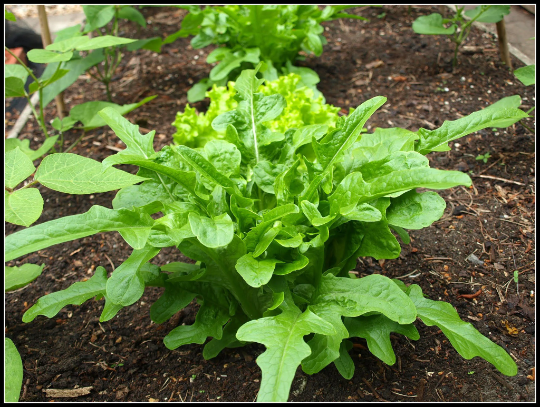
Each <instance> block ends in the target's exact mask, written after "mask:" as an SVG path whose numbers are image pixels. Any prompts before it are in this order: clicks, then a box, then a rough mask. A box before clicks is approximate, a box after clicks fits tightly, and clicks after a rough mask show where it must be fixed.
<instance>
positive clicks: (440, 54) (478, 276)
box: [5, 6, 536, 402]
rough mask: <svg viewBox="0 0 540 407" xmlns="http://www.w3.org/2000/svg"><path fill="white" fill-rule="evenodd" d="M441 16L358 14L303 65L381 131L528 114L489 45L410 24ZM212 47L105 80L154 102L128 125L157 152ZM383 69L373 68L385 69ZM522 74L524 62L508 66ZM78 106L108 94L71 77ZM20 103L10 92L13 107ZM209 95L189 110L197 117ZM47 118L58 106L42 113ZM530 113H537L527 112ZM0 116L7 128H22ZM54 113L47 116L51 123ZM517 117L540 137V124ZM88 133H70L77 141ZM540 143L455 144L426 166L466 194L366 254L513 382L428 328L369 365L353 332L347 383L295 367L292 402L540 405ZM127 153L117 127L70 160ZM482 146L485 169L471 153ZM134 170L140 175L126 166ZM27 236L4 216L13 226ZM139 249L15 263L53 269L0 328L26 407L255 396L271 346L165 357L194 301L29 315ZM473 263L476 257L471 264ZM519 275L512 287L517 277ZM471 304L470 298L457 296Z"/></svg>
mask: <svg viewBox="0 0 540 407" xmlns="http://www.w3.org/2000/svg"><path fill="white" fill-rule="evenodd" d="M436 11H438V7H435V6H413V7H411V8H410V9H408V7H407V6H385V7H384V8H382V9H381V8H369V7H366V8H357V9H356V10H355V11H353V12H355V13H359V14H361V15H363V16H366V17H369V18H370V21H369V22H363V21H358V20H349V19H347V20H337V21H332V22H328V23H324V26H325V27H326V28H327V31H326V32H325V35H326V36H327V38H328V44H327V45H325V47H324V53H323V55H322V56H321V57H320V58H311V57H310V58H307V59H306V60H305V61H303V62H301V64H302V65H304V66H308V67H310V68H312V69H314V70H315V71H317V72H318V74H319V76H320V78H321V82H320V84H319V89H320V90H321V91H322V93H323V94H324V95H325V97H326V100H327V102H328V103H331V104H333V105H336V106H340V107H342V108H343V110H342V112H344V113H345V112H348V109H349V107H356V106H358V105H360V104H361V103H362V102H364V101H365V100H367V99H369V98H372V97H374V96H377V95H383V96H386V97H387V98H388V102H387V103H386V104H385V105H384V106H383V107H382V108H381V109H379V110H378V111H377V112H376V113H375V115H374V116H373V117H372V118H371V119H370V120H369V121H368V129H370V131H372V130H373V129H374V128H375V127H379V126H381V127H395V126H399V127H404V128H407V129H410V130H413V131H415V130H417V129H418V128H419V127H425V128H427V129H431V128H433V127H439V126H440V125H442V123H443V121H444V120H455V119H458V118H459V117H462V116H464V115H467V114H469V113H472V112H474V111H477V110H479V109H481V108H483V107H485V106H487V105H488V104H491V103H493V102H495V101H497V100H499V99H501V98H503V97H505V96H511V95H516V94H518V95H521V96H522V98H523V105H522V109H524V110H527V109H528V108H530V107H532V106H534V105H535V99H534V91H535V88H534V87H533V86H531V87H525V86H523V85H522V84H521V83H520V82H519V81H517V80H516V78H515V77H514V76H513V75H512V73H511V72H509V71H508V70H507V69H506V68H505V66H504V65H503V64H502V63H501V62H500V61H499V54H498V50H497V41H496V39H495V38H493V37H492V36H491V35H490V34H486V33H484V32H481V31H479V30H477V29H475V28H473V29H472V31H471V33H470V35H469V38H468V40H467V44H466V45H472V46H477V47H480V48H481V49H482V50H483V52H482V53H475V54H471V55H463V54H461V55H460V56H459V65H458V66H457V68H456V69H455V70H452V67H451V58H452V51H453V48H452V43H451V42H450V41H449V39H448V38H446V37H443V36H420V35H417V34H415V33H414V32H413V31H412V30H411V24H412V22H413V20H414V19H415V18H416V17H418V16H420V15H426V14H429V13H431V12H436ZM142 12H143V14H144V15H145V16H146V17H147V19H148V20H149V21H150V22H151V24H148V26H147V28H145V29H139V28H137V26H136V25H135V24H134V23H127V24H122V25H121V29H120V31H121V35H123V36H126V37H131V38H145V37H150V36H154V35H163V36H165V35H166V34H171V33H173V32H175V31H176V30H178V29H179V25H180V21H181V19H182V17H183V16H184V15H185V11H183V10H178V9H173V8H144V9H142ZM210 50H211V47H208V48H205V49H202V50H193V49H192V48H191V46H190V45H189V38H181V39H179V40H177V41H176V42H174V43H172V44H169V45H166V46H164V47H163V51H162V53H161V54H159V55H157V54H154V53H152V52H150V51H137V52H135V53H133V54H127V55H126V56H125V58H124V61H123V63H122V65H121V67H120V68H119V70H118V75H117V76H116V80H115V82H113V84H112V88H113V94H114V101H115V102H116V103H121V104H124V103H134V102H136V101H139V100H141V99H142V98H144V97H147V96H150V95H156V94H157V95H159V97H158V98H156V99H155V100H154V101H153V102H151V103H148V104H147V105H144V106H142V107H140V108H139V109H137V110H135V111H133V112H131V113H130V114H129V115H128V116H127V117H128V118H129V119H130V120H131V121H132V122H134V123H138V124H139V125H140V126H141V129H142V130H143V131H146V130H154V129H155V130H156V138H155V147H156V150H158V149H159V148H161V147H162V146H164V145H166V144H169V143H171V142H172V134H173V133H174V128H173V127H172V126H171V125H170V123H172V122H173V121H174V118H175V115H176V112H177V111H183V109H184V107H185V104H186V93H187V91H188V89H189V88H190V86H191V85H192V84H193V83H196V82H197V81H198V80H200V79H202V78H203V77H206V76H208V73H209V71H210V69H211V66H210V65H209V64H207V63H206V55H207V54H208V52H209V51H210ZM378 61H380V62H378ZM513 63H514V67H515V68H517V67H520V66H523V64H522V63H521V62H520V61H518V60H515V59H514V60H513ZM65 99H66V103H67V105H68V106H73V105H75V104H78V103H82V102H85V101H90V100H105V89H104V87H103V86H102V85H101V84H97V83H96V82H94V81H93V80H90V78H88V79H84V78H81V79H79V80H78V81H77V82H76V83H75V84H74V85H73V86H71V87H70V88H69V89H68V90H67V91H66V92H65ZM9 102H10V101H9V100H8V101H7V103H9ZM207 104H208V102H207V101H202V102H198V103H196V104H195V105H194V106H195V107H196V108H197V109H199V110H201V111H203V110H205V109H206V108H207ZM46 113H47V116H48V120H50V119H52V118H53V117H54V114H55V107H54V103H51V105H50V106H49V107H48V108H47V109H46ZM533 115H534V113H533ZM16 116H17V112H14V113H13V114H12V117H7V128H6V134H7V132H9V130H10V127H11V126H12V125H13V122H14V121H15V119H16V118H17V117H16ZM48 120H47V121H48ZM523 123H524V124H525V125H526V126H528V127H529V128H534V118H529V119H525V120H524V121H523ZM80 136H81V133H80V131H79V130H72V131H70V132H68V133H67V134H66V138H67V142H66V143H68V144H67V145H69V143H71V142H73V141H74V140H76V139H77V138H79V137H80ZM20 137H21V138H29V139H31V146H34V148H35V147H37V146H38V145H40V143H41V142H42V136H41V133H40V131H39V128H38V126H37V124H36V122H35V120H30V121H29V122H28V123H27V125H26V126H25V128H24V129H23V131H22V132H21V134H20ZM534 143H535V137H534V134H533V133H531V131H529V130H527V129H526V128H525V127H524V126H523V125H522V124H520V123H516V124H515V125H513V126H510V127H509V128H508V129H485V130H482V131H479V132H477V133H473V134H471V135H469V136H467V137H465V138H464V139H461V140H457V141H456V142H451V143H450V145H451V146H452V150H451V151H448V152H441V153H432V154H430V155H429V156H428V157H429V158H430V160H431V162H432V167H435V168H440V169H448V170H460V171H465V172H468V173H469V174H471V176H472V179H473V182H474V186H473V187H471V188H464V187H458V188H453V189H451V190H446V191H441V192H440V194H441V196H443V197H444V198H445V199H446V201H447V202H448V205H447V208H446V211H445V214H444V216H443V218H442V219H441V220H440V221H438V222H435V224H433V225H432V226H431V227H429V228H426V229H423V230H418V231H416V230H413V231H411V238H412V241H411V244H410V245H408V246H406V245H403V251H402V253H401V255H400V257H399V258H397V259H394V260H386V261H379V262H377V261H374V260H373V259H371V258H360V259H359V260H358V266H357V268H356V271H357V272H358V274H359V275H361V276H364V275H369V274H373V273H379V274H383V275H385V276H388V277H391V278H400V279H401V280H402V281H404V282H405V283H406V284H411V283H415V284H419V285H420V286H421V288H422V290H423V292H424V293H425V294H427V295H428V296H429V298H431V299H434V300H444V301H448V302H450V303H451V304H452V305H453V306H454V307H455V308H456V309H457V311H458V312H459V314H460V316H461V317H462V318H463V319H464V320H465V321H467V322H470V323H472V324H473V325H474V326H475V327H476V328H477V329H478V330H479V331H480V332H481V333H482V334H484V335H485V336H487V337H489V338H490V339H491V340H492V341H494V342H495V343H497V344H499V345H500V346H502V347H503V348H504V349H506V350H507V351H508V352H509V353H510V355H511V356H512V358H513V359H514V360H515V361H516V363H517V365H518V374H517V376H514V377H505V376H503V375H501V374H500V373H499V372H497V371H496V370H495V369H494V368H493V367H492V366H491V365H490V364H489V363H487V362H485V361H484V360H482V359H480V358H474V359H471V360H465V359H463V358H462V357H461V356H460V355H459V354H458V353H457V352H456V351H455V350H454V348H453V347H452V346H451V345H450V344H449V342H448V340H447V339H446V337H445V336H444V335H443V334H442V333H441V331H440V330H439V329H438V328H436V327H426V326H425V325H423V324H422V323H421V322H420V321H417V323H416V326H417V327H418V330H419V332H420V339H419V340H418V341H414V342H411V341H409V340H407V339H406V338H405V337H403V336H399V335H395V336H394V335H392V342H393V344H394V349H395V352H396V356H397V361H398V362H397V363H396V364H395V365H393V366H388V365H385V364H384V363H382V362H381V361H379V360H378V359H377V358H376V357H374V356H372V355H371V354H370V352H369V351H367V349H366V342H365V341H364V340H363V339H358V338H355V339H353V342H354V343H355V345H354V348H353V349H352V350H351V352H350V354H351V356H352V358H353V360H354V364H355V368H356V370H355V374H354V377H353V378H352V379H351V380H345V379H344V378H343V377H341V375H340V374H339V373H338V371H337V370H336V368H335V367H334V365H333V364H332V365H329V366H328V367H326V368H325V369H323V370H322V371H321V372H320V373H318V374H315V375H313V376H309V375H306V374H305V373H303V372H302V370H301V369H300V368H299V369H298V371H297V374H296V377H295V379H294V381H293V384H292V388H291V395H290V398H289V400H290V401H316V402H323V401H324V402H343V401H381V400H386V401H432V402H438V401H467V402H470V401H529V402H531V401H534V400H535V386H534V385H535V382H534V368H535V363H534V360H535V344H534V336H535V295H536V292H535V240H534V224H535V221H534V209H535V208H534V204H535V168H534V159H535V144H534ZM122 148H124V147H123V144H122V142H121V141H119V139H118V138H117V137H116V136H115V135H114V134H113V133H112V131H111V130H110V129H109V128H108V127H107V128H101V129H97V130H95V131H92V132H88V133H87V134H86V135H85V136H84V137H83V138H82V141H81V142H80V143H79V144H77V145H76V146H75V147H74V148H73V150H72V152H73V153H76V154H80V155H83V156H86V157H90V158H93V159H95V160H98V161H101V160H103V159H104V158H106V157H107V156H109V155H111V154H113V153H114V152H115V151H116V150H117V149H122ZM488 152H489V153H490V157H489V158H488V159H487V162H486V163H484V162H483V161H482V160H477V156H478V155H484V154H485V153H488ZM124 168H127V169H129V170H131V171H132V172H134V171H135V169H136V168H135V167H130V166H124ZM40 191H41V193H42V195H43V197H44V200H45V208H44V211H43V214H42V216H41V217H40V218H39V220H38V221H37V222H36V223H42V222H46V221H49V220H52V219H56V218H59V217H62V216H66V215H73V214H79V213H83V212H85V211H87V210H88V209H90V207H91V206H92V205H103V206H106V207H111V200H112V198H113V197H114V195H115V192H109V193H103V194H95V195H90V196H88V195H84V196H82V195H66V194H61V193H58V192H55V191H51V190H48V189H47V188H44V187H40ZM19 229H21V227H17V226H14V225H11V224H6V234H10V233H13V232H15V231H17V230H19ZM130 252H131V249H130V247H129V246H128V245H127V244H126V243H125V242H124V240H123V239H122V238H121V236H120V235H119V234H118V233H107V234H104V233H100V234H97V235H95V236H91V237H87V238H84V239H80V240H76V241H73V242H68V243H64V244H61V245H56V246H53V247H50V248H48V249H44V250H41V251H39V252H37V253H33V254H29V255H26V256H23V257H21V258H19V259H17V260H15V261H11V262H9V263H7V265H9V266H14V265H17V266H20V265H21V264H24V263H35V264H45V269H44V272H43V274H42V275H41V276H40V277H39V278H38V279H37V280H35V281H34V282H33V283H32V284H30V285H29V286H27V287H25V288H23V289H20V290H18V291H15V292H12V293H7V294H6V296H5V308H6V319H5V327H6V336H7V337H9V338H11V339H12V340H13V342H14V343H15V345H16V346H17V348H18V349H19V351H20V353H21V356H22V360H23V364H24V382H23V383H24V388H23V392H22V396H21V401H53V400H54V401H62V400H66V399H62V398H58V397H56V396H52V397H51V396H50V394H49V395H48V394H47V390H48V389H67V390H71V389H76V388H83V387H91V389H90V392H89V394H87V395H82V396H80V397H78V398H75V399H67V400H72V401H86V402H89V401H231V402H232V401H249V402H250V401H253V400H255V399H256V396H257V391H258V388H259V385H260V379H261V373H260V369H259V367H258V366H257V365H256V363H255V360H256V358H257V356H258V355H259V354H260V353H262V352H263V351H264V347H263V346H261V345H258V344H251V345H248V346H246V347H244V348H238V349H225V350H224V351H223V352H222V353H221V354H220V355H219V356H217V357H216V358H214V359H211V360H208V361H206V360H204V359H203V357H202V348H203V346H202V345H187V346H183V347H181V348H178V349H175V350H169V349H167V348H166V347H165V345H164V344H163V337H164V336H165V335H166V334H167V333H168V332H169V331H170V330H171V329H173V328H174V327H175V326H177V325H179V324H192V323H193V322H194V317H195V312H196V308H197V305H196V304H195V303H192V304H190V305H189V306H188V307H187V308H185V309H184V310H182V311H180V312H179V313H177V314H176V315H175V316H174V317H173V318H172V319H171V320H169V321H168V322H166V323H164V324H161V325H156V324H154V323H152V322H151V320H150V317H149V307H150V305H151V304H152V303H153V302H154V301H155V300H156V299H157V298H158V297H159V295H160V294H161V289H159V288H148V289H147V290H146V291H145V294H144V296H143V297H142V299H141V300H140V301H138V302H137V303H136V304H134V305H132V306H131V307H128V308H124V309H122V310H121V311H120V312H119V314H118V316H117V317H115V318H114V319H112V320H111V321H109V322H106V323H99V321H98V319H99V316H100V313H101V310H102V306H103V300H100V301H95V300H91V301H87V302H86V303H84V304H83V305H81V306H67V307H65V308H64V309H63V310H62V311H60V312H59V313H58V315H57V316H56V317H54V318H52V319H47V318H45V317H42V316H40V317H38V318H36V319H35V320H34V321H33V322H31V323H27V324H26V323H23V322H22V321H21V318H22V315H23V313H24V311H25V310H27V309H28V308H29V307H30V306H32V305H33V304H34V303H35V302H36V301H37V299H38V298H39V297H41V296H43V295H45V294H48V293H51V292H54V291H58V290H61V289H65V288H67V287H69V286H70V285H71V284H73V283H74V282H77V281H81V280H83V279H85V278H89V277H90V276H91V275H92V274H93V271H94V270H95V267H97V266H98V265H101V266H104V267H105V268H106V269H107V270H108V271H109V272H111V271H112V269H113V267H118V266H119V265H120V264H121V262H122V261H123V260H125V259H126V258H127V257H128V256H129V254H130ZM471 254H474V255H475V256H477V257H478V258H479V259H480V260H482V261H483V265H475V264H473V263H471V262H470V261H468V260H467V258H468V256H469V255H471ZM179 260H186V259H185V258H184V257H182V255H181V254H179V252H178V251H177V250H176V249H174V250H173V248H168V249H164V250H162V251H161V252H160V253H159V255H158V256H157V257H156V258H154V260H153V263H154V264H157V265H161V264H165V263H169V262H172V261H179ZM514 270H518V271H519V286H518V287H516V284H515V283H514V281H513V272H514ZM473 293H476V294H478V293H479V294H478V295H477V296H475V297H474V298H472V299H468V298H466V296H465V297H463V296H462V295H464V294H465V295H468V294H473Z"/></svg>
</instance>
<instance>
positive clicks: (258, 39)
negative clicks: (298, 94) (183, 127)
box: [163, 4, 366, 103]
mask: <svg viewBox="0 0 540 407" xmlns="http://www.w3.org/2000/svg"><path fill="white" fill-rule="evenodd" d="M352 7H354V6H353V5H332V6H326V7H325V8H319V6H317V5H298V4H294V5H282V4H279V5H270V4H266V5H251V4H250V5H225V6H206V7H204V8H200V7H199V6H183V8H186V9H187V10H188V11H189V13H188V14H187V15H186V16H185V17H184V19H183V21H182V26H181V29H180V30H179V31H177V32H176V33H174V34H171V35H169V36H168V37H167V38H166V39H165V40H164V41H163V42H164V43H168V42H172V41H174V40H176V39H177V38H179V37H188V36H190V35H193V36H194V37H193V38H192V39H191V46H192V47H193V48H194V49H200V48H204V47H207V46H208V45H210V44H217V45H219V47H218V48H216V49H215V50H213V51H212V52H211V53H210V54H209V55H208V58H207V62H208V63H217V65H215V66H214V67H213V68H212V70H211V71H210V77H209V78H205V79H202V80H201V81H199V82H198V83H197V84H195V85H194V86H193V87H192V88H191V89H190V90H189V92H188V102H190V103H194V102H197V101H200V100H203V99H204V97H205V92H206V90H207V89H209V88H211V87H212V85H214V84H217V85H218V86H225V85H226V84H227V82H228V81H234V80H236V78H237V77H238V75H239V74H240V72H241V71H242V70H243V69H246V68H253V67H255V66H256V65H257V64H258V63H259V62H261V61H264V62H265V63H266V66H267V67H266V69H265V71H264V72H262V75H263V77H264V78H265V79H272V80H273V79H276V78H277V77H278V76H280V75H283V74H287V73H290V72H294V73H298V74H299V75H301V77H302V81H303V84H304V85H307V86H310V87H311V88H312V89H313V90H314V91H315V92H316V93H317V94H318V91H317V89H316V87H315V85H316V84H317V83H318V82H319V77H318V75H317V74H316V73H315V72H314V71H313V70H311V69H309V68H305V67H296V66H294V63H295V61H297V60H300V59H302V58H303V57H302V56H301V55H300V52H301V51H303V52H304V53H311V54H314V55H316V56H320V55H321V54H322V51H323V45H325V44H326V38H325V37H324V35H323V33H324V27H323V26H322V25H321V23H322V22H324V21H330V20H335V19H338V18H355V19H361V20H366V18H364V17H361V16H358V15H355V14H347V13H344V12H343V10H345V9H348V8H352Z"/></svg>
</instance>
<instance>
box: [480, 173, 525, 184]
mask: <svg viewBox="0 0 540 407" xmlns="http://www.w3.org/2000/svg"><path fill="white" fill-rule="evenodd" d="M473 177H475V178H489V179H494V180H497V181H502V182H508V183H511V184H517V185H525V184H524V183H523V182H518V181H512V180H511V179H505V178H499V177H492V176H491V175H473Z"/></svg>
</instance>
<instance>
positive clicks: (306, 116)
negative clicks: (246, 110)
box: [172, 73, 340, 147]
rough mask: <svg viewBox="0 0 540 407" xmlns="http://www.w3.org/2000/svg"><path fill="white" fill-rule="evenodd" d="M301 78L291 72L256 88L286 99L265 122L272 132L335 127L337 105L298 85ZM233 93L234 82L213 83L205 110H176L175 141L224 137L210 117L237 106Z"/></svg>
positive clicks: (202, 141)
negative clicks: (280, 111)
mask: <svg viewBox="0 0 540 407" xmlns="http://www.w3.org/2000/svg"><path fill="white" fill-rule="evenodd" d="M300 80H301V78H300V76H299V75H297V74H294V73H290V74H288V75H286V76H281V77H279V78H278V79H276V80H274V81H270V82H267V83H266V84H265V85H261V86H260V88H259V91H260V92H262V93H263V94H264V95H265V96H269V95H273V94H280V95H282V96H283V97H284V98H285V101H286V102H287V107H286V108H285V109H284V111H283V114H282V115H280V116H279V117H278V118H277V119H276V120H273V121H269V122H266V123H265V125H266V126H267V127H268V128H269V129H270V130H272V131H274V132H283V133H284V132H285V131H286V130H288V129H291V128H300V127H302V126H306V125H309V124H326V125H328V126H330V127H335V125H336V122H337V119H338V111H339V110H340V108H339V107H335V106H332V105H330V104H326V103H324V99H323V98H322V97H321V96H319V97H315V96H314V93H313V90H312V89H310V88H308V87H306V86H302V87H300V86H299V83H300ZM235 94H236V91H235V90H234V82H229V83H228V85H227V87H225V86H216V85H214V86H213V87H212V89H211V90H210V91H208V92H206V96H207V97H209V98H210V106H209V108H208V111H207V112H206V113H204V112H201V113H198V114H197V111H196V109H194V108H192V107H191V106H189V104H186V108H185V110H184V112H183V113H180V112H178V113H177V114H176V120H175V121H174V123H172V125H173V126H175V127H176V133H175V134H174V135H173V138H174V142H175V143H177V144H183V145H186V146H188V147H203V146H204V145H205V144H206V143H207V142H208V141H210V140H216V139H223V138H224V137H225V131H223V130H222V131H217V130H214V129H213V128H212V121H213V120H214V119H215V118H216V117H217V116H219V115H220V114H222V113H225V112H228V111H231V110H234V109H235V108H236V106H237V105H238V102H237V101H236V100H235V99H234V95H235Z"/></svg>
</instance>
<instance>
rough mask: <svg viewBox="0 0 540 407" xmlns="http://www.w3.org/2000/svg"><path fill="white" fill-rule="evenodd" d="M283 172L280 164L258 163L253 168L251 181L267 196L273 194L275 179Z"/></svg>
mask: <svg viewBox="0 0 540 407" xmlns="http://www.w3.org/2000/svg"><path fill="white" fill-rule="evenodd" d="M284 170H285V166H284V165H282V164H274V163H272V162H270V161H266V160H263V161H259V162H258V163H257V165H255V167H254V168H253V180H254V181H255V183H256V184H257V186H258V187H259V188H260V189H262V190H263V191H264V192H266V193H268V194H274V185H275V182H276V178H277V176H278V175H279V174H281V173H282V172H283V171H284Z"/></svg>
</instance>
